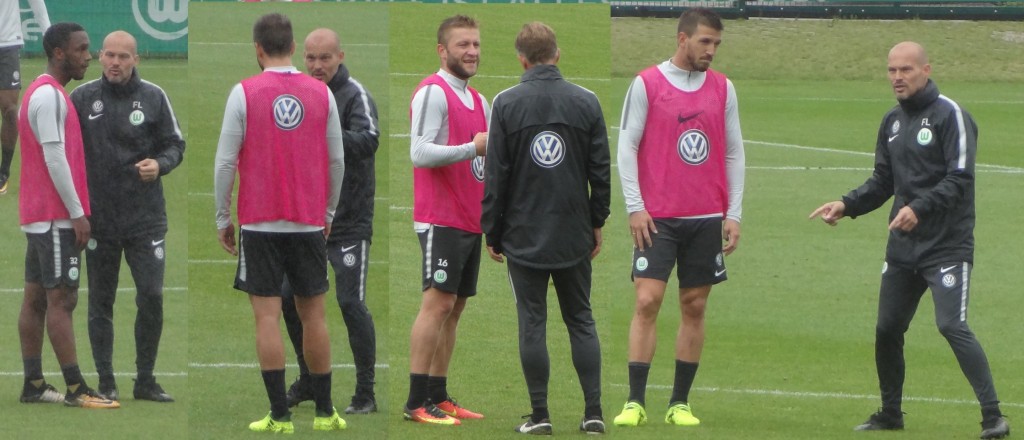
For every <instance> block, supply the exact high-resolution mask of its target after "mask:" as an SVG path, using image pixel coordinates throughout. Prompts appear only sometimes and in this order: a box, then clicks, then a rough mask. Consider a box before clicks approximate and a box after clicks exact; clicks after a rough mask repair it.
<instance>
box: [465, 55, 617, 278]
mask: <svg viewBox="0 0 1024 440" xmlns="http://www.w3.org/2000/svg"><path fill="white" fill-rule="evenodd" d="M609 156H610V155H609V152H608V134H607V131H606V128H605V124H604V116H603V114H602V112H601V104H600V103H599V102H598V100H597V96H595V95H594V93H592V92H591V91H589V90H586V89H584V88H582V87H580V86H577V85H575V84H573V83H570V82H568V81H566V80H564V79H563V78H562V75H561V73H560V72H559V71H558V68H557V67H555V66H553V65H544V64H542V65H538V66H534V67H532V68H530V69H529V70H527V71H526V73H524V74H523V76H522V78H521V82H520V83H519V84H518V85H516V86H515V87H512V88H510V89H508V90H505V91H503V92H501V93H500V94H498V96H496V97H495V98H494V103H493V105H492V106H491V123H490V127H489V132H488V137H487V156H486V161H485V166H484V169H485V172H484V200H483V215H482V219H481V226H482V227H483V231H484V233H485V234H487V245H488V246H492V247H494V248H495V250H496V251H498V252H502V253H504V254H505V256H506V257H508V258H509V259H510V260H512V261H514V262H516V263H519V264H522V265H524V266H529V267H534V268H540V269H559V268H565V267H570V266H572V265H575V264H577V263H579V262H580V261H582V260H583V259H584V258H588V257H589V255H590V252H591V251H592V250H593V249H594V228H600V227H602V226H604V222H605V219H607V218H608V213H609V203H610V199H611V171H610V167H609V161H610V157H609Z"/></svg>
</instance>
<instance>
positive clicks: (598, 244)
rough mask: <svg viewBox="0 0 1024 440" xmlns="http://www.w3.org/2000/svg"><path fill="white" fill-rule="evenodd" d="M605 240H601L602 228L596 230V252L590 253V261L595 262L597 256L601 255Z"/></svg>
mask: <svg viewBox="0 0 1024 440" xmlns="http://www.w3.org/2000/svg"><path fill="white" fill-rule="evenodd" d="M603 242H604V239H603V238H601V228H594V250H593V251H591V252H590V259H591V260H593V259H594V258H596V257H597V254H600V253H601V243H603Z"/></svg>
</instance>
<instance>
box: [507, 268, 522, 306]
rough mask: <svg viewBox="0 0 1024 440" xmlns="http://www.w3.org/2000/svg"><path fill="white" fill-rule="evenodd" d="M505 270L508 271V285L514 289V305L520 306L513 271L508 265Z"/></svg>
mask: <svg viewBox="0 0 1024 440" xmlns="http://www.w3.org/2000/svg"><path fill="white" fill-rule="evenodd" d="M506 263H507V262H506ZM505 268H506V269H508V285H509V287H511V288H512V303H513V304H519V297H518V296H516V285H515V283H513V282H512V269H511V268H510V267H508V264H505Z"/></svg>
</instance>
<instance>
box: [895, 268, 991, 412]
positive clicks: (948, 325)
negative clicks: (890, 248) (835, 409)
mask: <svg viewBox="0 0 1024 440" xmlns="http://www.w3.org/2000/svg"><path fill="white" fill-rule="evenodd" d="M970 275H971V265H970V264H969V263H965V262H952V263H948V264H940V265H937V266H933V267H929V268H927V269H924V270H920V271H915V270H911V269H906V268H900V267H896V266H892V265H887V267H886V270H885V271H884V272H883V274H882V286H881V289H880V293H879V300H878V324H877V327H876V328H875V363H876V366H877V369H878V383H879V388H880V389H881V394H882V406H883V407H886V408H897V409H898V408H900V405H901V403H902V401H903V381H904V378H905V375H906V366H905V364H904V359H903V335H904V334H905V333H906V332H907V329H908V328H909V327H910V321H911V320H912V319H913V318H914V313H915V312H916V311H917V306H918V303H919V302H920V300H921V296H922V295H923V294H924V292H925V290H927V289H929V288H930V289H931V290H932V299H933V301H934V302H935V324H936V325H937V326H938V329H939V333H941V334H942V336H944V337H945V338H946V340H947V341H948V342H949V346H950V347H951V348H952V349H953V354H954V355H956V360H957V362H958V363H959V364H960V369H961V371H963V373H964V376H966V377H967V381H968V382H970V384H971V387H972V388H974V394H975V395H976V396H977V398H978V402H979V403H981V406H982V407H991V406H994V405H998V403H999V400H998V399H997V398H996V390H995V386H994V385H993V381H992V373H991V371H990V370H989V365H988V358H986V356H985V351H984V350H982V348H981V344H980V343H978V340H977V339H976V338H975V337H974V333H973V332H971V329H970V327H968V326H967V303H968V287H969V285H970V284H969V281H970Z"/></svg>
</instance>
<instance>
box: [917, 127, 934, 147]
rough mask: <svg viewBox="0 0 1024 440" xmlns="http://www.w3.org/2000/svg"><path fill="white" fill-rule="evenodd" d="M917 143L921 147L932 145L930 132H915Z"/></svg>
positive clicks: (926, 130) (925, 130)
mask: <svg viewBox="0 0 1024 440" xmlns="http://www.w3.org/2000/svg"><path fill="white" fill-rule="evenodd" d="M917 143H918V144H920V145H922V146H924V145H928V144H930V143H932V130H931V129H929V128H922V129H921V131H919V132H917Z"/></svg>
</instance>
